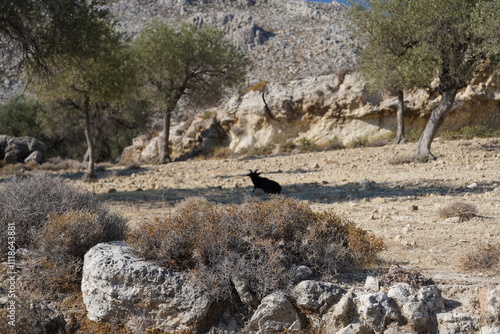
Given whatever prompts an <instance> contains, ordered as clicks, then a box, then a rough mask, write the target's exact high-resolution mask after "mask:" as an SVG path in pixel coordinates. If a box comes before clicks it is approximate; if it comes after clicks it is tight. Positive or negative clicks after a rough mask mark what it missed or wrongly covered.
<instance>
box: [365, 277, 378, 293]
mask: <svg viewBox="0 0 500 334" xmlns="http://www.w3.org/2000/svg"><path fill="white" fill-rule="evenodd" d="M365 290H367V291H370V292H378V291H379V290H380V283H379V281H378V278H376V277H374V276H368V277H366V280H365Z"/></svg>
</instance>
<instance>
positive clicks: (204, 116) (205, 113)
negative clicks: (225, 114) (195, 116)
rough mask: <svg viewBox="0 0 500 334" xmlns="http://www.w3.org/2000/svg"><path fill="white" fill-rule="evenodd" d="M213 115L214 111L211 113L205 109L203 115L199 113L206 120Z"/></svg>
mask: <svg viewBox="0 0 500 334" xmlns="http://www.w3.org/2000/svg"><path fill="white" fill-rule="evenodd" d="M213 115H214V113H213V112H211V111H208V110H206V111H205V112H204V113H203V115H201V118H202V119H203V120H207V119H209V118H211V117H212V116H213Z"/></svg>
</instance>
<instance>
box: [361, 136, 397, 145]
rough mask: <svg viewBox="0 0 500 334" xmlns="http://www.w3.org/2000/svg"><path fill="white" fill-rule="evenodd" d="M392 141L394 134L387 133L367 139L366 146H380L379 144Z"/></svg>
mask: <svg viewBox="0 0 500 334" xmlns="http://www.w3.org/2000/svg"><path fill="white" fill-rule="evenodd" d="M393 141H394V134H392V133H387V134H384V135H380V136H378V137H376V138H374V139H372V140H369V141H368V144H367V146H368V147H381V146H385V145H387V144H390V143H392V142H393Z"/></svg>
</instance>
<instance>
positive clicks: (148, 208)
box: [68, 139, 500, 311]
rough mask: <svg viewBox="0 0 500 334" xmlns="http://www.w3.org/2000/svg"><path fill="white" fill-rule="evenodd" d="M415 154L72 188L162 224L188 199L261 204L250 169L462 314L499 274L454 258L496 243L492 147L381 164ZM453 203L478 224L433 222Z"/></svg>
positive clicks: (466, 146) (183, 168) (150, 170)
mask: <svg viewBox="0 0 500 334" xmlns="http://www.w3.org/2000/svg"><path fill="white" fill-rule="evenodd" d="M415 145H416V144H415V143H410V144H404V145H397V146H395V145H387V146H384V147H376V148H359V149H345V150H336V151H326V152H315V153H301V154H288V155H278V156H270V157H239V158H234V159H225V160H198V161H186V162H174V163H171V164H167V165H158V166H141V168H140V169H135V170H132V169H128V170H127V169H125V168H124V167H122V168H120V167H113V168H108V169H107V170H106V171H105V172H101V173H100V174H99V176H100V178H99V181H98V182H97V183H94V184H88V183H87V184H86V183H83V182H81V181H75V182H76V183H77V184H78V185H79V186H81V187H84V188H86V189H88V190H90V191H93V192H95V193H96V194H98V196H99V197H100V198H102V199H103V200H105V201H107V202H108V204H109V206H110V207H111V209H112V210H115V211H116V212H117V213H119V214H121V215H123V216H125V217H127V218H128V219H129V221H130V224H131V225H132V226H133V225H134V224H136V223H137V222H140V221H143V220H147V219H152V218H154V217H160V218H161V217H164V216H166V215H168V214H169V212H170V210H171V209H172V207H173V205H174V204H175V203H176V202H178V201H180V200H182V199H183V198H186V197H189V196H206V197H207V198H209V199H211V200H213V201H217V202H223V203H239V202H241V201H242V200H243V198H244V197H245V196H257V197H261V198H264V199H265V198H267V196H268V195H266V194H263V192H262V191H261V190H260V189H258V190H256V191H255V193H252V192H251V190H252V189H253V187H252V185H251V181H250V179H249V178H248V177H245V176H244V175H245V174H246V173H248V169H256V168H258V169H260V170H261V171H262V172H263V175H262V176H265V177H268V178H271V179H273V180H275V181H277V182H279V183H280V184H281V185H282V187H283V191H282V194H283V195H284V196H292V197H295V198H298V199H300V200H304V201H308V202H309V203H310V205H311V207H313V208H314V209H315V210H334V211H335V212H337V213H339V214H342V215H343V216H345V217H346V218H348V219H349V220H351V221H354V222H355V223H356V224H358V226H360V227H362V228H364V229H366V230H369V231H372V232H373V233H375V234H376V235H378V236H380V237H382V238H384V240H385V243H386V245H387V249H386V250H385V251H384V252H383V253H382V254H381V259H382V260H383V262H382V263H381V265H380V268H373V269H374V270H376V269H380V270H382V269H383V268H384V267H385V268H387V267H388V266H389V265H391V264H397V265H400V266H403V267H405V268H415V269H418V270H420V271H421V272H422V273H423V274H424V275H425V276H426V277H430V278H433V279H434V280H435V281H436V282H437V283H438V284H440V287H441V288H442V289H443V294H444V296H445V298H448V299H450V300H454V301H456V302H458V303H459V304H458V303H450V305H453V307H454V308H456V311H461V309H463V311H466V310H468V311H470V310H471V309H475V308H476V307H477V304H475V296H477V292H478V291H479V289H480V288H482V287H485V286H491V285H496V284H500V277H499V276H498V275H495V274H492V273H488V272H474V273H471V272H464V271H463V270H461V269H460V268H459V264H460V259H461V258H462V257H463V256H464V255H466V254H467V253H469V252H471V251H474V250H476V249H477V247H478V246H479V245H483V244H486V243H490V244H498V243H499V242H500V139H473V140H459V141H440V140H437V141H435V142H434V143H433V146H432V152H433V154H434V155H435V156H437V158H438V160H437V161H436V162H432V163H416V164H415V163H412V164H390V163H389V162H390V160H391V159H393V158H394V157H396V156H411V155H412V153H413V151H414V149H415ZM69 176H71V175H68V177H69ZM110 191H111V192H110ZM457 201H463V202H466V203H470V204H474V205H475V206H477V212H478V216H476V217H474V218H472V219H471V220H469V221H464V222H448V221H446V220H445V219H443V218H440V217H439V213H438V211H439V209H440V208H442V207H443V206H446V205H449V204H451V203H454V202H457ZM497 273H498V271H497ZM460 304H462V305H460Z"/></svg>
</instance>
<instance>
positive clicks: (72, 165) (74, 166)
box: [38, 157, 87, 171]
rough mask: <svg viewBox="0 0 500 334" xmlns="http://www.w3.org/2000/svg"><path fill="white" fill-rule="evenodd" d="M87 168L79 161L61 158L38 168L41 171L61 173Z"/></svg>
mask: <svg viewBox="0 0 500 334" xmlns="http://www.w3.org/2000/svg"><path fill="white" fill-rule="evenodd" d="M86 167H87V166H86V164H85V163H82V162H80V161H77V160H72V159H62V158H60V157H54V158H50V159H49V160H48V161H47V162H45V163H43V164H41V165H39V166H38V169H41V170H50V171H61V170H82V169H85V168H86Z"/></svg>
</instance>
